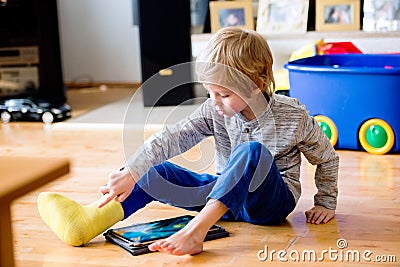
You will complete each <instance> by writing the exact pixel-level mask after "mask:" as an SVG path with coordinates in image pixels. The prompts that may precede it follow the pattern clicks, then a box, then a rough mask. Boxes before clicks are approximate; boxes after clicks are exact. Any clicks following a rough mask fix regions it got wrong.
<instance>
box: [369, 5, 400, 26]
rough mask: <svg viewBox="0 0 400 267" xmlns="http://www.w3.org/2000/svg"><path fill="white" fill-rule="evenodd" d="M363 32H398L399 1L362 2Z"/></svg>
mask: <svg viewBox="0 0 400 267" xmlns="http://www.w3.org/2000/svg"><path fill="white" fill-rule="evenodd" d="M363 11H364V17H363V30H364V31H368V32H390V31H400V0H380V1H376V0H364V6H363Z"/></svg>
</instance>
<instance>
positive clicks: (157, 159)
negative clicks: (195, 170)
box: [128, 105, 211, 177]
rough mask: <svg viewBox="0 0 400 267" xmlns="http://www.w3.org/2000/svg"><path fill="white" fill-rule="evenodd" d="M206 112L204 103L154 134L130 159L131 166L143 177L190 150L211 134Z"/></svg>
mask: <svg viewBox="0 0 400 267" xmlns="http://www.w3.org/2000/svg"><path fill="white" fill-rule="evenodd" d="M204 112H205V108H204V105H201V106H200V107H199V108H198V109H197V110H196V111H195V112H193V114H191V115H190V116H189V117H187V118H185V119H183V120H181V121H180V122H178V123H177V124H175V125H171V126H166V127H164V129H163V130H162V131H160V132H158V133H156V134H153V135H152V136H151V137H150V138H149V139H147V140H146V141H145V142H144V144H143V145H141V147H139V149H138V150H137V151H136V152H135V153H134V154H133V155H132V156H131V157H130V158H129V159H128V165H129V167H130V168H132V169H133V170H135V171H136V172H137V173H138V174H139V175H140V177H141V176H142V175H144V174H145V173H146V172H147V171H148V170H149V169H150V168H151V167H152V166H155V165H158V164H161V163H163V162H164V161H166V160H168V159H170V158H172V157H174V156H176V155H179V154H181V153H183V152H185V151H187V150H189V149H190V148H192V147H193V146H195V145H196V144H198V143H199V142H200V141H201V140H203V139H204V138H206V137H207V136H209V135H211V131H210V127H209V121H208V120H207V116H205V115H204Z"/></svg>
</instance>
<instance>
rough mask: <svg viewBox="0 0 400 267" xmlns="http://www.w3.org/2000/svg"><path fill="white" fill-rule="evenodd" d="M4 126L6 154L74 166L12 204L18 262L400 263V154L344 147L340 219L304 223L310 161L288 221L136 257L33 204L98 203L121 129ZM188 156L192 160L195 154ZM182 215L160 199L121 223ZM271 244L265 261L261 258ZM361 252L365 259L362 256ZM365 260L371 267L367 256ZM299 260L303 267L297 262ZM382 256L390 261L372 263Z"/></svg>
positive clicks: (117, 156) (234, 227)
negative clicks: (57, 199) (47, 219)
mask: <svg viewBox="0 0 400 267" xmlns="http://www.w3.org/2000/svg"><path fill="white" fill-rule="evenodd" d="M0 129H1V131H0V153H1V155H24V156H38V157H49V156H50V157H68V158H70V160H71V173H70V174H68V175H66V176H64V177H62V178H61V179H59V180H57V181H55V182H52V183H51V184H48V185H46V186H44V187H42V188H40V190H37V191H34V192H32V193H30V194H28V195H26V196H24V197H22V198H20V199H18V200H16V201H15V202H14V204H13V205H12V216H13V231H14V249H15V257H16V263H17V266H29V267H34V266H57V267H63V266H74V267H79V266H176V265H178V266H286V265H287V264H290V263H292V264H297V266H305V265H306V264H307V266H356V265H359V264H361V265H362V266H400V209H399V207H400V155H385V156H374V155H370V154H367V153H365V152H354V151H353V152H352V151H339V154H340V158H341V161H340V175H339V178H340V180H339V190H340V191H339V205H338V209H337V216H336V219H335V220H333V221H331V222H330V223H328V224H326V225H319V226H316V225H311V224H307V223H306V222H305V217H304V211H305V210H306V209H308V208H310V207H311V206H312V203H313V194H314V192H315V187H314V185H313V180H312V177H313V170H314V169H313V167H312V166H310V165H308V163H304V164H303V168H302V182H303V196H302V198H301V200H300V201H299V203H298V206H297V208H296V209H295V211H294V212H293V213H292V214H291V215H290V216H289V217H288V219H287V221H286V222H285V223H284V224H282V225H278V226H256V225H250V224H247V223H232V222H220V223H219V224H220V225H221V226H223V227H225V228H226V229H227V230H228V231H229V232H230V234H231V236H230V237H228V238H224V239H219V240H214V241H209V242H206V244H205V251H204V252H203V253H201V254H199V255H196V256H189V255H186V256H182V257H178V256H170V255H164V254H162V253H151V254H147V255H142V256H136V257H135V256H131V255H130V254H129V253H127V252H125V251H124V250H122V249H120V248H119V247H117V246H115V245H112V244H110V243H108V242H105V240H104V238H103V237H102V236H101V235H100V236H98V237H97V238H95V239H94V240H93V241H92V242H90V243H89V244H88V245H87V246H85V247H78V248H76V247H70V246H68V245H65V244H64V243H63V242H61V241H60V240H59V239H58V238H57V237H56V236H55V235H54V234H53V233H52V232H51V231H50V229H49V228H48V227H47V226H46V225H45V224H44V223H43V222H42V220H41V219H40V217H39V214H38V211H37V208H36V198H37V196H38V194H39V192H41V191H56V192H59V193H62V194H64V195H66V196H68V197H71V198H72V199H74V200H76V201H78V202H80V203H82V204H87V203H90V202H91V201H94V200H96V199H97V198H98V197H99V192H98V188H99V186H101V185H102V184H104V183H105V182H106V181H107V177H108V174H109V173H110V172H111V171H112V170H114V169H116V168H118V167H119V166H120V165H121V164H122V163H123V159H124V155H123V152H122V151H123V145H122V127H118V126H115V125H114V126H112V127H109V126H108V125H104V128H103V129H99V128H98V127H96V128H91V127H90V125H87V124H85V125H84V126H79V127H78V126H76V125H74V124H68V123H61V124H55V125H53V126H50V127H45V126H43V124H41V123H10V124H6V125H0ZM142 140H143V138H141V136H140V135H139V136H138V138H137V143H136V144H132V145H133V146H139V144H140V143H141V142H142ZM190 153H192V154H193V155H196V153H198V151H196V150H193V151H191V152H189V154H190ZM21 168H24V166H21ZM0 171H1V170H0ZM186 213H187V212H185V211H184V210H180V209H177V208H173V207H169V206H167V205H162V204H160V203H157V202H154V203H151V204H149V205H148V206H147V207H145V208H144V209H142V210H140V211H139V212H137V213H136V214H134V215H133V216H131V217H130V218H129V219H127V220H126V221H123V222H120V223H118V224H117V225H116V226H123V225H129V224H131V223H133V222H142V221H148V220H152V219H160V218H167V217H172V216H175V215H181V214H186ZM0 219H1V218H0ZM339 239H342V240H340V245H341V244H343V243H344V242H347V247H345V248H342V249H339V248H338V245H337V242H338V240H339ZM265 248H267V250H268V252H267V255H268V258H266V257H265V255H266V254H265V253H263V251H261V252H260V250H264V251H265ZM279 250H284V251H286V252H287V254H286V255H284V254H280V255H281V256H282V258H283V259H286V260H287V262H283V261H281V260H279V259H278V257H277V252H275V253H273V251H279ZM311 251H315V252H316V255H317V258H319V259H321V257H322V256H323V257H324V258H323V260H321V261H318V259H317V262H314V261H312V258H311V260H309V259H308V258H307V257H306V259H305V261H303V260H302V254H304V253H305V254H306V255H308V254H307V253H312V252H311ZM325 251H327V252H325ZM335 251H339V252H335ZM368 251H370V252H371V253H370V254H369V253H368ZM271 253H272V256H273V258H272V259H271ZM358 253H359V254H360V255H361V256H360V257H361V259H360V262H358V261H357V259H356V254H358ZM363 254H365V255H366V256H368V257H369V258H370V259H371V262H367V261H366V260H364V259H363V258H362V256H363ZM297 255H299V257H300V258H299V259H298V261H300V263H299V262H295V261H294V259H295V258H296V256H297ZM321 255H322V256H321ZM346 256H347V257H346ZM377 256H379V257H380V259H383V260H386V261H392V262H391V263H388V262H386V263H382V262H376V259H378V257H377ZM394 257H395V259H394ZM346 258H348V259H349V260H346ZM394 260H396V262H393V261H394ZM2 267H3V266H2ZM4 267H6V266H4Z"/></svg>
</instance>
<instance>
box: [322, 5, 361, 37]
mask: <svg viewBox="0 0 400 267" xmlns="http://www.w3.org/2000/svg"><path fill="white" fill-rule="evenodd" d="M360 5H361V4H360V0H316V3H315V15H316V16H315V30H316V31H351V30H360V27H361V21H360V8H361V7H360Z"/></svg>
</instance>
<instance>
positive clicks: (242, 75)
mask: <svg viewBox="0 0 400 267" xmlns="http://www.w3.org/2000/svg"><path fill="white" fill-rule="evenodd" d="M272 64H273V58H272V53H271V50H270V48H269V46H268V44H267V42H266V40H265V39H264V38H263V37H262V36H261V35H260V34H258V33H257V32H255V31H251V30H243V29H240V28H237V27H226V28H222V29H220V30H219V31H218V32H217V33H215V34H214V35H213V36H212V38H211V39H210V41H209V43H208V45H207V47H206V48H205V49H204V50H203V51H202V52H201V53H200V55H199V56H198V57H197V61H196V73H197V75H198V77H199V79H200V81H202V80H203V81H204V82H213V83H214V82H216V80H218V83H219V84H222V85H226V87H232V86H233V87H235V86H236V89H237V90H239V91H240V92H242V93H245V94H248V93H249V91H250V90H249V86H251V87H253V88H252V89H254V86H256V85H259V89H260V90H261V91H262V92H263V93H267V94H268V95H270V96H271V95H272V93H273V92H274V91H275V80H274V76H273V71H272ZM217 76H218V78H217ZM249 79H250V81H249ZM250 83H251V84H252V85H250Z"/></svg>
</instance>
